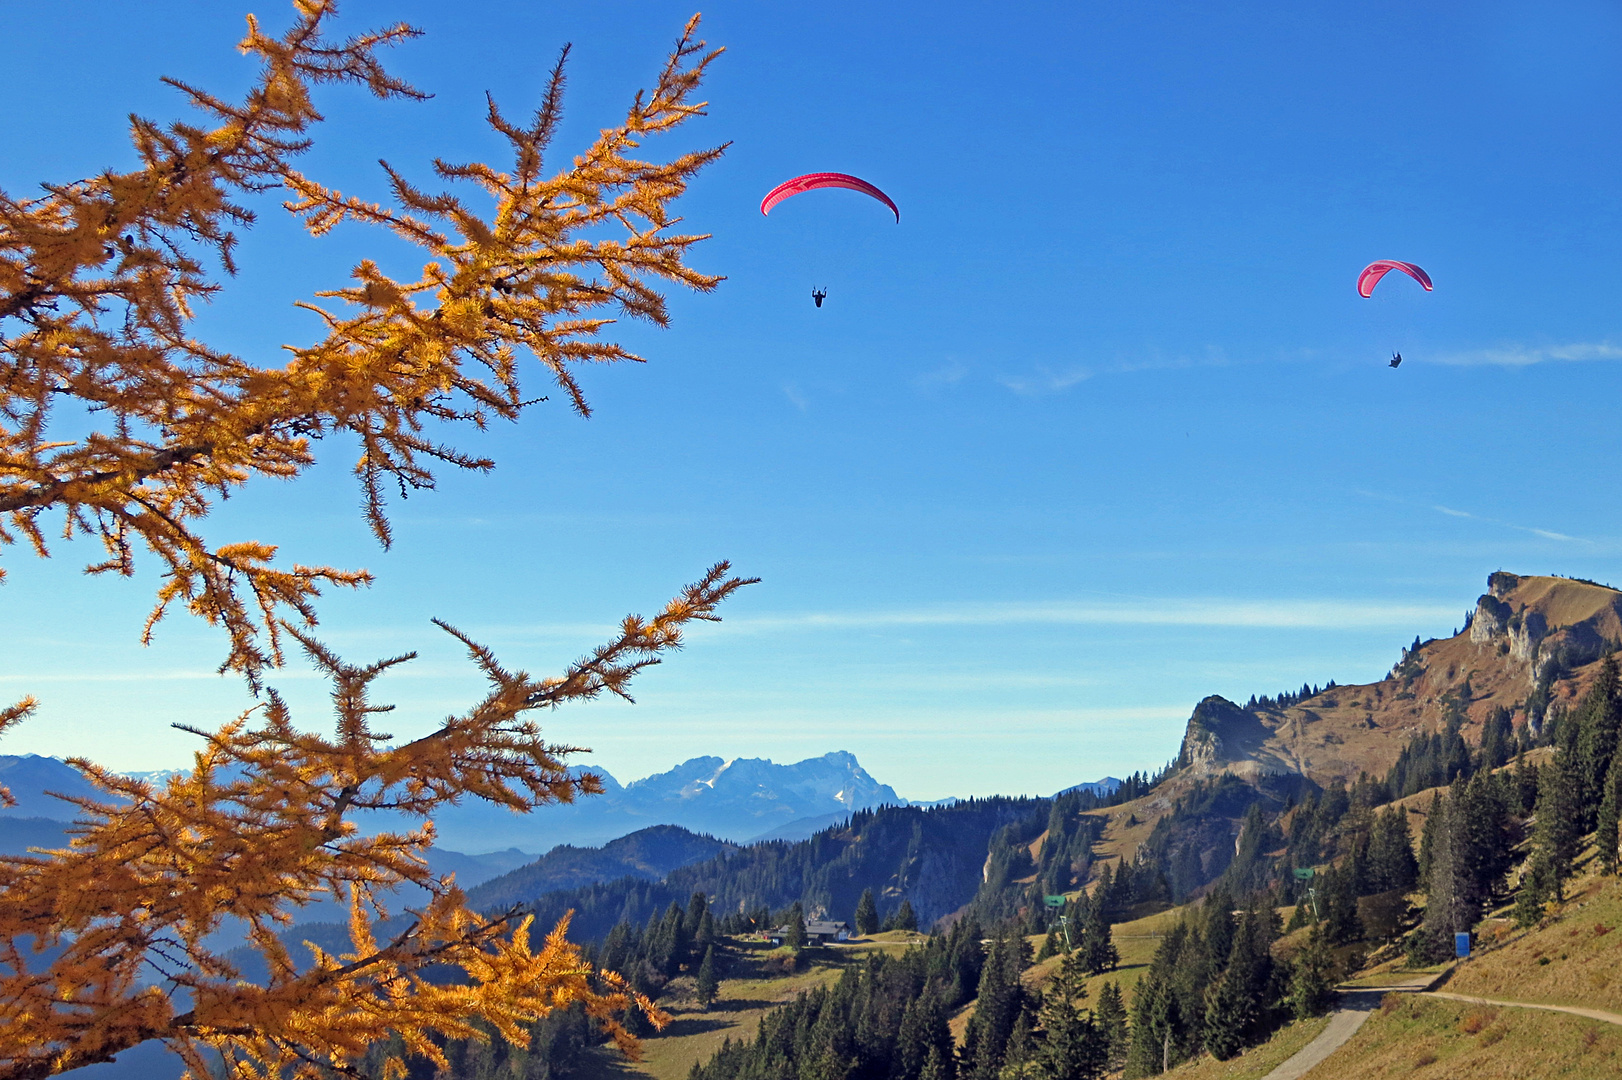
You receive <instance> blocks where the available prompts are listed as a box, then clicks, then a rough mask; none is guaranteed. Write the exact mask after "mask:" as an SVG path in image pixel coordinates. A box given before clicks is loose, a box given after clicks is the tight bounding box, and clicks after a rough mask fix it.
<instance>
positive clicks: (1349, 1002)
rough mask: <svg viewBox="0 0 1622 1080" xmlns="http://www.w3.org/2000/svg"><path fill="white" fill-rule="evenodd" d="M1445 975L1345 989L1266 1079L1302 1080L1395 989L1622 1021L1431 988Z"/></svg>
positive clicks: (1577, 1010)
mask: <svg viewBox="0 0 1622 1080" xmlns="http://www.w3.org/2000/svg"><path fill="white" fill-rule="evenodd" d="M1443 978H1444V976H1442V975H1431V976H1426V977H1425V978H1424V979H1420V980H1415V981H1412V982H1406V983H1394V984H1392V985H1390V986H1360V987H1358V988H1357V989H1355V990H1343V991H1341V995H1340V1008H1339V1009H1337V1010H1335V1013H1334V1015H1332V1016H1331V1017H1330V1018H1329V1026H1328V1027H1326V1028H1324V1029H1323V1031H1322V1032H1320V1033H1319V1034H1318V1037H1317V1038H1316V1039H1313V1040H1312V1041H1311V1042H1309V1043H1307V1045H1306V1046H1304V1047H1302V1048H1301V1049H1300V1051H1298V1052H1297V1053H1296V1055H1295V1056H1294V1057H1292V1058H1290V1059H1289V1060H1288V1061H1286V1062H1284V1063H1283V1064H1282V1065H1280V1066H1279V1067H1278V1068H1276V1069H1274V1070H1273V1071H1272V1072H1270V1073H1268V1074H1267V1075H1266V1076H1264V1077H1262V1080H1300V1078H1301V1077H1303V1076H1305V1075H1306V1074H1307V1073H1309V1072H1311V1071H1312V1070H1313V1069H1315V1068H1317V1067H1318V1066H1319V1065H1321V1064H1323V1062H1324V1059H1325V1058H1327V1057H1329V1055H1330V1054H1333V1053H1334V1052H1335V1051H1336V1050H1339V1049H1340V1048H1341V1047H1342V1046H1343V1045H1345V1043H1346V1041H1347V1040H1348V1039H1350V1038H1351V1037H1352V1036H1353V1035H1356V1034H1357V1029H1358V1028H1360V1027H1362V1026H1363V1022H1364V1021H1365V1020H1367V1019H1368V1018H1369V1014H1371V1013H1372V1012H1374V1010H1375V1009H1377V1008H1379V1007H1380V999H1381V998H1383V997H1385V995H1386V994H1388V993H1392V992H1393V991H1395V992H1397V993H1402V994H1424V995H1425V996H1426V997H1436V998H1446V999H1447V1000H1448V1001H1462V1002H1465V1003H1466V1004H1469V1005H1495V1006H1502V1007H1504V1008H1509V1009H1543V1010H1545V1011H1547V1012H1563V1013H1571V1014H1572V1015H1573V1016H1581V1017H1585V1018H1586V1019H1589V1020H1599V1021H1603V1022H1604V1023H1607V1024H1617V1025H1622V1014H1618V1013H1613V1012H1605V1011H1604V1010H1603V1009H1584V1008H1580V1007H1578V1006H1575V1005H1540V1004H1537V1003H1535V1002H1531V1001H1499V1000H1497V999H1494V998H1481V997H1471V996H1469V995H1468V994H1449V993H1446V992H1445V991H1441V990H1431V989H1429V987H1432V986H1435V985H1436V984H1437V983H1439V982H1441V981H1442V980H1443Z"/></svg>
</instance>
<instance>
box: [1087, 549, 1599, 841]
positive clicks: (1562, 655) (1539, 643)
mask: <svg viewBox="0 0 1622 1080" xmlns="http://www.w3.org/2000/svg"><path fill="white" fill-rule="evenodd" d="M1619 643H1622V592H1619V591H1617V590H1615V589H1612V588H1609V587H1606V586H1602V585H1597V584H1594V583H1591V582H1583V581H1575V580H1571V579H1568V578H1556V577H1523V576H1518V575H1514V574H1507V573H1502V572H1500V573H1495V574H1493V575H1491V576H1490V577H1489V578H1488V592H1487V593H1485V594H1484V595H1483V596H1482V597H1481V598H1480V599H1478V600H1477V602H1476V608H1475V611H1474V613H1473V615H1472V618H1471V622H1470V625H1469V626H1467V627H1465V628H1464V629H1463V630H1461V631H1460V632H1459V633H1457V634H1455V635H1453V636H1452V637H1450V638H1445V639H1437V640H1432V641H1428V642H1420V643H1419V647H1418V648H1417V649H1411V650H1404V655H1403V657H1402V659H1401V660H1400V661H1399V662H1398V663H1397V664H1396V665H1395V666H1394V667H1393V669H1392V671H1391V673H1390V674H1388V675H1387V676H1386V677H1385V678H1383V679H1381V680H1379V681H1378V682H1374V683H1367V684H1363V685H1349V686H1336V687H1334V688H1332V689H1326V690H1324V691H1322V692H1320V693H1318V694H1315V695H1312V696H1310V697H1306V698H1304V699H1302V700H1299V701H1295V702H1292V703H1290V704H1288V705H1286V706H1283V707H1280V706H1279V704H1278V703H1277V702H1274V701H1269V700H1267V699H1262V700H1261V701H1259V702H1257V703H1255V704H1254V705H1247V706H1240V705H1237V704H1235V703H1233V702H1230V701H1227V700H1225V699H1223V698H1220V697H1211V698H1207V699H1205V700H1204V701H1202V702H1201V703H1200V704H1199V705H1198V706H1197V707H1196V708H1195V710H1194V713H1193V715H1192V716H1191V717H1190V718H1189V723H1188V728H1187V731H1186V733H1185V735H1184V738H1183V745H1182V748H1181V751H1180V754H1179V757H1178V762H1179V764H1180V765H1181V768H1179V769H1178V770H1177V771H1176V773H1175V774H1174V775H1172V776H1171V777H1170V778H1168V779H1167V780H1165V781H1164V782H1162V783H1161V784H1159V785H1158V786H1157V787H1156V788H1155V789H1154V790H1152V791H1150V792H1149V793H1148V794H1146V795H1144V796H1142V797H1140V798H1138V799H1135V800H1132V801H1130V802H1126V803H1123V804H1121V805H1119V806H1114V807H1109V808H1106V809H1100V810H1094V811H1090V813H1092V814H1094V815H1096V816H1099V817H1102V818H1104V819H1105V820H1106V822H1107V824H1106V825H1105V828H1104V833H1103V839H1102V841H1101V842H1100V843H1099V845H1098V846H1097V848H1096V850H1095V854H1096V855H1097V857H1098V863H1097V864H1096V866H1097V869H1100V870H1101V869H1102V867H1103V865H1104V864H1106V863H1109V862H1114V861H1119V860H1120V859H1122V858H1132V857H1133V856H1134V855H1135V853H1136V852H1137V850H1138V848H1139V846H1140V845H1142V844H1144V843H1145V842H1146V841H1148V840H1149V838H1150V836H1151V835H1152V834H1153V832H1154V826H1155V825H1156V824H1157V823H1158V822H1159V821H1160V819H1161V818H1164V817H1166V816H1167V815H1169V814H1171V813H1173V812H1174V810H1175V809H1176V808H1177V802H1178V800H1179V799H1180V798H1183V797H1184V796H1187V795H1188V794H1189V793H1190V792H1191V791H1193V790H1194V789H1195V788H1196V787H1197V786H1199V785H1201V784H1210V783H1211V782H1212V781H1215V780H1220V779H1221V778H1222V777H1233V778H1235V779H1238V780H1241V781H1243V782H1245V783H1246V784H1249V785H1252V786H1255V787H1257V788H1259V789H1261V790H1264V791H1265V790H1266V789H1268V788H1269V787H1273V788H1274V789H1275V790H1276V791H1280V792H1282V791H1283V788H1282V787H1280V786H1279V785H1282V784H1285V783H1287V782H1289V781H1291V780H1293V779H1295V778H1305V779H1306V780H1309V781H1311V782H1312V783H1313V784H1315V785H1319V786H1325V785H1328V784H1331V783H1334V782H1336V781H1342V782H1351V781H1353V780H1355V779H1356V778H1357V777H1358V776H1359V775H1360V774H1362V773H1367V774H1369V775H1370V776H1374V777H1383V776H1384V775H1385V774H1386V772H1387V770H1389V769H1390V768H1391V766H1392V765H1393V764H1394V763H1395V762H1396V760H1397V758H1398V755H1399V754H1401V752H1402V749H1403V747H1404V746H1405V745H1406V744H1407V742H1408V740H1409V739H1410V737H1412V736H1413V735H1414V734H1416V733H1420V732H1426V731H1437V730H1440V729H1441V727H1442V725H1443V724H1444V722H1445V718H1446V716H1447V715H1448V713H1449V711H1450V710H1451V708H1452V707H1453V706H1454V704H1455V702H1456V703H1457V706H1458V708H1459V710H1460V711H1461V713H1462V716H1463V725H1462V728H1461V734H1462V735H1463V736H1464V738H1465V740H1466V741H1467V742H1469V743H1470V744H1471V745H1479V743H1480V739H1481V731H1482V726H1483V724H1484V723H1485V721H1486V719H1487V717H1488V716H1490V715H1491V714H1492V712H1493V711H1494V710H1495V709H1497V708H1504V709H1507V710H1509V711H1510V713H1511V714H1512V717H1513V723H1514V725H1515V727H1516V729H1517V730H1519V729H1520V728H1522V727H1524V726H1525V725H1527V724H1528V723H1537V722H1539V720H1540V719H1541V718H1542V717H1543V716H1546V715H1548V714H1549V713H1552V712H1554V711H1558V710H1561V709H1564V708H1568V707H1570V706H1571V705H1572V704H1573V703H1574V702H1576V701H1577V700H1579V699H1580V698H1581V697H1582V695H1583V694H1584V693H1586V692H1587V690H1588V687H1589V685H1590V684H1591V683H1592V682H1593V680H1594V678H1595V676H1596V675H1597V674H1598V670H1599V667H1600V664H1599V659H1600V657H1601V656H1602V655H1603V654H1604V652H1605V650H1606V649H1608V648H1612V647H1615V646H1616V645H1617V644H1619ZM1274 801H1275V802H1276V801H1277V799H1276V798H1275V799H1274ZM1405 801H1406V802H1407V803H1408V804H1409V805H1411V806H1428V805H1429V796H1428V795H1426V796H1425V797H1424V799H1423V800H1420V799H1416V798H1410V799H1408V800H1405ZM1214 816H1217V817H1222V819H1223V821H1224V822H1225V824H1226V827H1227V835H1228V838H1229V840H1230V841H1231V840H1232V839H1234V838H1237V836H1238V834H1239V826H1240V821H1241V816H1242V815H1241V814H1233V813H1229V814H1226V815H1214ZM1216 825H1217V822H1215V821H1214V820H1213V821H1212V822H1210V823H1208V825H1207V829H1208V831H1214V832H1219V831H1220V829H1213V826H1216ZM1419 825H1420V821H1419V820H1418V819H1416V820H1415V828H1416V829H1417V828H1418V827H1419ZM1208 843H1210V844H1215V843H1216V838H1215V837H1214V836H1213V838H1211V839H1209V840H1208ZM1095 873H1096V870H1095Z"/></svg>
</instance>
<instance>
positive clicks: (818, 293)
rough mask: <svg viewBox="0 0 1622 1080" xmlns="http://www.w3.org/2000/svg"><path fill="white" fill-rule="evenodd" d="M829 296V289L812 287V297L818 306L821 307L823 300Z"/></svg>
mask: <svg viewBox="0 0 1622 1080" xmlns="http://www.w3.org/2000/svg"><path fill="white" fill-rule="evenodd" d="M827 298H828V290H827V289H812V290H811V299H812V301H813V302H814V303H815V304H816V305H817V307H821V306H822V302H823V301H824V300H826V299H827Z"/></svg>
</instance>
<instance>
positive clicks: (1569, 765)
mask: <svg viewBox="0 0 1622 1080" xmlns="http://www.w3.org/2000/svg"><path fill="white" fill-rule="evenodd" d="M1562 726H1565V727H1569V726H1570V725H1569V724H1566V725H1562ZM1581 789H1582V775H1581V772H1580V771H1579V768H1578V760H1577V756H1576V754H1575V753H1574V752H1568V750H1567V748H1566V747H1565V746H1562V747H1561V748H1560V749H1558V750H1557V751H1555V756H1554V760H1553V761H1551V762H1549V763H1548V764H1547V765H1545V766H1544V767H1543V769H1542V771H1541V773H1540V774H1539V777H1538V805H1537V828H1536V831H1535V832H1534V835H1533V841H1532V842H1533V849H1534V852H1535V853H1536V854H1537V855H1540V856H1541V857H1542V859H1543V864H1542V865H1543V866H1544V868H1545V870H1546V872H1547V877H1546V880H1545V881H1544V882H1543V884H1544V886H1545V887H1546V888H1547V889H1548V890H1549V892H1550V893H1551V894H1552V895H1553V896H1554V898H1555V899H1556V900H1561V899H1564V898H1565V883H1566V879H1567V878H1569V877H1570V876H1571V874H1572V863H1573V862H1574V861H1575V860H1576V858H1577V854H1578V852H1579V851H1580V850H1581V842H1582V829H1581V825H1580V823H1579V817H1580V814H1581V810H1580V807H1579V806H1578V802H1579V800H1580V798H1581Z"/></svg>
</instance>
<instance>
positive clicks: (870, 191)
mask: <svg viewBox="0 0 1622 1080" xmlns="http://www.w3.org/2000/svg"><path fill="white" fill-rule="evenodd" d="M817 188H847V189H849V190H851V191H860V192H861V193H862V194H863V195H871V196H873V198H875V199H877V200H878V201H879V202H881V203H883V204H884V205H885V206H888V207H889V208H890V210H891V212H892V213H894V214H895V220H896V224H898V225H899V224H900V223H901V211H900V210H898V209H897V208H896V205H895V203H893V202H891V201H890V196H888V195H886V194H885V193H884V192H882V191H880V190H879V189H878V188H877V187H875V186H873V185H872V184H869V183H868V182H867V181H866V180H863V179H862V178H860V177H857V176H851V175H849V174H847V173H841V172H814V173H806V174H805V175H804V176H796V177H795V178H794V179H792V180H785V181H783V182H782V183H781V184H778V185H777V186H776V187H774V188H772V189H771V190H770V191H768V192H767V193H766V197H765V198H764V199H762V200H760V212H761V213H762V214H769V213H771V210H772V207H774V206H776V205H777V204H778V203H780V202H782V201H783V200H784V199H787V198H790V197H791V196H794V195H799V194H801V193H802V192H806V191H815V190H816V189H817Z"/></svg>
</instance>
